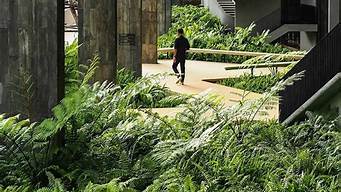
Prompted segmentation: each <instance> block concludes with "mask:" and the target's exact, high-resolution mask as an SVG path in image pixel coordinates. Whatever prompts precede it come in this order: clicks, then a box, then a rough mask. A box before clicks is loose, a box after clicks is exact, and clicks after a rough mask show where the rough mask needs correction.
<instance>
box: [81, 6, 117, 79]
mask: <svg viewBox="0 0 341 192" xmlns="http://www.w3.org/2000/svg"><path fill="white" fill-rule="evenodd" d="M78 3H79V5H78V7H79V13H78V14H79V18H78V20H79V21H78V24H79V26H78V27H79V37H78V42H79V44H80V45H81V46H80V48H79V62H80V63H82V64H89V60H90V59H92V58H93V57H94V56H95V55H98V56H99V58H100V63H99V66H98V69H97V71H96V74H95V78H94V80H95V81H100V82H103V81H106V80H109V81H113V80H114V79H115V75H116V62H117V56H116V0H100V1H96V0H79V1H78Z"/></svg>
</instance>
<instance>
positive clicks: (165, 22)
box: [157, 0, 172, 35]
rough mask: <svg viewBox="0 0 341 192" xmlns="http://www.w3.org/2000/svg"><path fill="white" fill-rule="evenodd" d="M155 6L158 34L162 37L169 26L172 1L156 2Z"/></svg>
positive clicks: (159, 0) (162, 0)
mask: <svg viewBox="0 0 341 192" xmlns="http://www.w3.org/2000/svg"><path fill="white" fill-rule="evenodd" d="M157 4H158V5H157V13H158V14H157V19H158V33H159V35H162V34H165V33H167V32H168V29H169V28H170V26H171V22H172V21H171V20H172V18H171V17H172V1H171V0H158V2H157Z"/></svg>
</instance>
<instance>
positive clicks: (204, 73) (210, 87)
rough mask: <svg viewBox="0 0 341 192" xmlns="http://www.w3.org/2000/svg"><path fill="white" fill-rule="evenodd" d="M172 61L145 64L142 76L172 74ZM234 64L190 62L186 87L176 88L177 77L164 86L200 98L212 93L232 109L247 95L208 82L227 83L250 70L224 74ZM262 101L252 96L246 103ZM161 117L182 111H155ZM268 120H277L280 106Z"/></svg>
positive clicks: (167, 81) (170, 78) (249, 95)
mask: <svg viewBox="0 0 341 192" xmlns="http://www.w3.org/2000/svg"><path fill="white" fill-rule="evenodd" d="M171 65H172V61H171V60H160V61H159V64H144V65H143V74H144V75H150V74H157V73H165V72H169V73H172V70H171ZM233 65H235V64H225V63H216V62H203V61H187V63H186V70H187V72H186V80H185V85H184V86H179V85H176V84H175V82H176V77H175V76H169V77H167V78H166V79H165V80H163V81H162V83H164V84H165V86H167V87H169V88H170V89H171V90H172V91H174V92H177V93H184V94H199V93H202V92H206V91H209V92H210V93H213V94H216V95H218V96H221V97H222V98H223V103H224V104H225V105H226V106H231V105H234V104H236V103H238V102H239V101H240V100H241V99H242V98H243V96H244V95H246V92H245V91H243V90H240V89H235V88H231V87H226V86H223V85H219V84H215V83H211V82H208V81H207V80H217V79H224V78H227V77H237V76H240V75H241V74H243V73H245V72H248V73H249V72H250V70H232V71H225V69H224V67H226V66H233ZM268 73H269V70H268V69H258V70H256V71H255V74H268ZM258 97H260V94H257V93H249V94H247V96H246V97H245V98H246V99H256V98H258ZM154 111H155V112H158V113H159V114H160V115H168V116H174V115H175V114H176V112H179V111H181V109H179V108H170V109H169V108H167V109H166V108H165V109H155V110H154ZM268 113H269V116H266V117H265V118H278V105H277V106H276V107H275V109H273V110H270V111H268Z"/></svg>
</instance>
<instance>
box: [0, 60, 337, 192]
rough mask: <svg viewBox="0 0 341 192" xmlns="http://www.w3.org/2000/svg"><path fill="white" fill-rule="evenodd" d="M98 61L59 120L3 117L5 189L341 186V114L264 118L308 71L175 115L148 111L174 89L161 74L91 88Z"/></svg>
mask: <svg viewBox="0 0 341 192" xmlns="http://www.w3.org/2000/svg"><path fill="white" fill-rule="evenodd" d="M95 63H96V59H95V60H94V64H93V65H92V66H90V67H89V68H88V69H87V72H86V73H85V74H84V75H80V76H81V77H82V80H81V81H80V82H78V81H77V84H76V85H73V86H71V87H75V89H69V92H68V94H67V96H66V98H65V99H64V100H63V101H62V102H61V104H59V105H58V106H56V107H55V108H54V110H53V114H54V115H53V117H52V118H48V119H45V120H44V121H42V122H40V123H33V122H30V121H29V120H22V119H19V117H5V116H1V117H0V170H1V172H0V191H11V192H12V191H185V192H187V191H191V192H192V191H193V192H194V191H338V190H340V189H341V183H340V176H341V175H340V167H341V166H340V164H341V156H340V147H341V140H340V138H341V137H340V136H341V135H340V131H341V129H340V124H339V121H338V119H335V118H334V119H326V118H324V117H322V116H316V115H312V114H311V115H309V120H307V121H305V122H303V123H301V124H298V125H294V126H289V127H287V126H283V125H281V124H278V123H276V122H271V121H270V122H263V121H255V117H256V114H257V113H258V112H259V111H261V110H262V109H263V108H264V104H267V103H268V102H270V103H271V101H272V98H273V97H272V96H273V95H275V94H276V93H277V92H278V91H279V90H282V89H283V88H284V87H285V86H286V85H290V84H292V83H293V81H295V80H298V79H299V78H300V77H301V75H296V76H294V77H292V78H290V79H287V80H286V81H280V82H279V83H278V84H277V85H276V86H274V87H273V88H272V89H271V90H270V91H269V92H268V93H266V94H264V96H263V97H262V98H261V99H259V100H256V101H243V102H241V103H239V104H238V105H236V106H234V107H230V108H225V107H223V105H222V104H220V103H219V99H217V98H215V97H214V96H209V95H199V96H195V97H192V98H190V99H188V98H182V99H184V101H185V104H183V105H182V106H183V107H184V109H185V110H184V111H183V112H180V113H178V114H177V116H176V117H174V118H173V117H172V118H170V117H169V118H168V117H160V116H158V115H157V114H154V113H153V112H152V111H150V110H148V109H146V108H144V107H145V106H146V105H148V106H153V105H152V103H153V101H154V100H150V98H153V99H154V97H156V98H157V97H158V95H160V94H161V95H164V94H165V93H164V92H165V90H164V89H160V90H158V91H157V92H158V94H157V95H156V96H155V95H153V94H154V91H155V89H154V88H153V87H155V86H157V85H158V78H159V77H158V76H153V77H149V78H142V79H135V80H134V81H135V82H130V83H128V84H125V86H121V85H114V84H111V83H103V84H99V83H95V84H94V85H89V84H88V83H87V82H88V80H90V79H91V74H93V73H94V70H96V66H95ZM79 74H81V73H79ZM124 76H125V78H124V79H133V77H128V76H129V73H125V75H124ZM122 82H126V81H122ZM179 97H181V96H179ZM171 103H173V101H172V102H171Z"/></svg>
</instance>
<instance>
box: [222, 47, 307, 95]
mask: <svg viewBox="0 0 341 192" xmlns="http://www.w3.org/2000/svg"><path fill="white" fill-rule="evenodd" d="M292 54H295V55H299V54H304V52H290V53H287V54H285V55H283V56H273V55H265V56H260V57H254V58H251V59H249V60H247V61H245V62H244V63H243V65H245V66H247V65H249V64H259V63H262V64H266V63H276V62H292V64H290V65H289V66H287V67H285V68H284V69H280V71H279V72H278V71H277V70H276V68H273V67H269V68H268V69H269V72H270V74H268V75H260V76H254V75H251V74H248V73H245V74H243V75H241V76H239V77H236V78H227V79H224V80H221V81H218V82H217V83H219V84H221V85H225V86H228V87H234V88H238V89H242V90H246V91H252V92H256V93H264V92H266V91H267V90H269V89H271V87H273V86H274V85H275V84H276V83H277V82H278V81H279V80H281V79H282V78H283V77H284V75H285V74H286V73H287V72H288V71H289V70H290V69H291V68H292V67H293V66H294V65H295V64H296V61H295V59H293V58H292V57H290V55H292Z"/></svg>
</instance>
